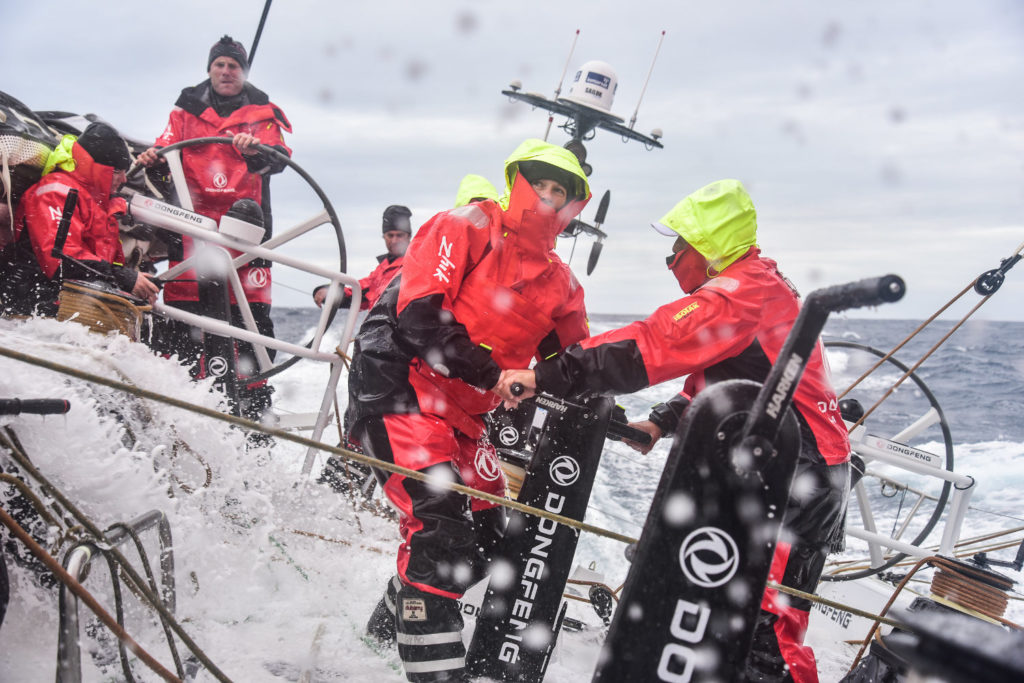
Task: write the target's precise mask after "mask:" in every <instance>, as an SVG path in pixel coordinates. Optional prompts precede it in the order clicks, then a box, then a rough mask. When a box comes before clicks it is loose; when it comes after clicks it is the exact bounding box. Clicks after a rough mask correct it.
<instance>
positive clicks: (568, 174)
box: [518, 159, 587, 201]
mask: <svg viewBox="0 0 1024 683" xmlns="http://www.w3.org/2000/svg"><path fill="white" fill-rule="evenodd" d="M518 168H519V172H520V173H521V174H522V176H523V177H524V178H526V181H527V182H529V183H535V182H537V181H538V180H554V181H555V182H557V183H558V184H559V185H561V186H562V187H564V188H565V193H566V195H567V198H568V200H569V201H574V200H577V199H586V198H587V196H586V193H585V192H584V190H583V180H582V179H581V178H580V177H579V176H578V175H576V174H575V173H573V172H572V171H567V170H565V169H564V168H559V167H558V166H555V165H554V164H549V163H548V162H546V161H539V160H537V159H527V160H524V161H520V162H519V164H518Z"/></svg>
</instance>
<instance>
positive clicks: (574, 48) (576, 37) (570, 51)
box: [544, 29, 580, 142]
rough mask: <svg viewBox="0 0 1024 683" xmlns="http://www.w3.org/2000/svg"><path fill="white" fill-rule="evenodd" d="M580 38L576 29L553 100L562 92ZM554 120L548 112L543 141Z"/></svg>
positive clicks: (545, 140) (552, 115) (545, 139)
mask: <svg viewBox="0 0 1024 683" xmlns="http://www.w3.org/2000/svg"><path fill="white" fill-rule="evenodd" d="M579 38H580V30H579V29H576V35H575V36H573V39H572V47H571V48H569V56H568V57H566V58H565V67H564V68H563V69H562V77H561V78H560V79H559V80H558V87H557V88H555V97H554V100H555V101H556V102H557V101H558V96H559V95H561V94H562V83H564V82H565V74H566V73H567V72H568V71H569V60H570V59H572V53H573V52H575V51H576V41H577V40H579ZM554 120H555V115H554V114H548V127H547V130H545V131H544V142H547V141H548V134H549V133H550V132H551V123H552V122H553V121H554Z"/></svg>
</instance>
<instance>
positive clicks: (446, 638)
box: [398, 631, 462, 645]
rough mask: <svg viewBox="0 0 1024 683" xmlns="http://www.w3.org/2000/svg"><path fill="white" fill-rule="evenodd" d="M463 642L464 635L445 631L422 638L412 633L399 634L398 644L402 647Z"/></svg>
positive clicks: (422, 636)
mask: <svg viewBox="0 0 1024 683" xmlns="http://www.w3.org/2000/svg"><path fill="white" fill-rule="evenodd" d="M461 641H462V634H461V633H459V632H458V631H445V632H442V633H425V634H423V635H421V636H417V635H413V634H411V633H399V634H398V642H399V644H400V645H445V644H447V643H458V642H461Z"/></svg>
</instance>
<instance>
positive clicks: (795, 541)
mask: <svg viewBox="0 0 1024 683" xmlns="http://www.w3.org/2000/svg"><path fill="white" fill-rule="evenodd" d="M660 225H661V226H664V227H665V228H668V229H670V230H671V231H673V232H675V233H677V234H678V235H679V237H680V238H681V239H682V240H683V241H685V245H683V248H682V250H681V251H679V252H678V255H677V257H676V258H675V259H673V260H672V264H671V265H670V268H676V267H678V264H679V263H680V262H681V259H682V258H685V257H686V254H685V253H684V252H686V251H687V250H691V249H692V250H695V251H696V252H697V253H698V254H699V255H700V256H702V257H704V259H706V261H702V262H701V263H702V264H703V265H699V268H704V265H708V266H709V268H715V269H717V270H719V271H720V272H719V274H718V275H717V276H715V277H709V275H710V270H707V271H705V272H703V273H702V272H699V271H698V270H695V266H694V265H693V264H690V265H688V266H687V267H686V268H685V269H684V270H681V271H679V272H677V271H675V270H673V273H674V274H675V275H676V277H677V279H679V280H680V284H681V285H682V286H683V287H684V291H690V290H691V287H692V288H695V289H693V290H692V294H690V295H689V296H685V297H683V298H681V299H679V300H677V301H674V302H672V303H670V304H668V305H666V306H662V307H661V308H659V309H658V310H656V311H655V312H654V313H653V314H652V315H651V316H650V317H648V318H647V319H646V320H641V321H638V322H635V323H632V324H630V325H627V326H625V327H623V328H621V329H618V330H612V331H609V332H606V333H604V334H601V335H598V336H596V337H591V338H589V339H586V340H584V341H583V342H582V343H580V344H577V345H575V346H572V347H570V348H568V349H566V350H565V351H564V352H563V353H562V354H561V355H560V356H559V357H557V358H555V359H552V360H549V361H545V362H542V363H539V364H538V365H537V366H536V368H535V378H536V386H537V390H538V391H545V392H548V393H552V394H555V395H558V396H567V395H572V394H575V393H579V392H582V391H586V390H590V391H594V392H598V393H608V394H620V393H631V392H634V391H637V390H638V389H641V388H644V387H647V386H650V385H653V384H658V383H660V382H664V381H666V380H670V379H675V378H678V377H683V376H687V375H688V377H687V380H686V382H685V384H684V392H683V394H681V395H680V396H677V397H676V398H675V399H673V400H671V401H668V402H667V403H665V404H659V405H658V406H655V409H654V410H652V412H651V415H650V418H649V419H650V420H651V421H653V422H654V423H655V424H657V425H658V426H659V427H660V428H661V429H662V431H663V432H665V433H666V434H671V433H673V432H674V431H675V428H676V424H677V422H678V419H679V417H680V415H681V413H682V411H683V410H685V407H686V404H687V403H688V398H687V395H689V396H692V395H694V394H695V393H696V392H698V391H700V390H702V389H703V388H704V387H705V386H706V385H708V384H712V383H714V382H719V381H724V380H729V379H749V380H753V381H756V382H763V381H764V380H765V378H766V377H767V376H768V372H769V370H770V369H771V366H772V364H773V363H774V362H775V361H776V360H777V359H778V356H779V353H780V351H781V349H782V346H783V343H784V342H785V339H786V336H787V335H788V334H789V332H790V329H791V328H792V326H793V323H794V322H795V321H796V319H797V317H798V315H799V312H800V304H799V299H798V297H797V293H796V290H795V289H794V288H793V287H792V286H791V285H790V283H789V282H788V280H786V279H785V278H784V277H783V276H782V275H781V274H780V273H779V271H778V269H777V267H776V264H775V262H774V261H772V260H771V259H767V258H762V257H761V255H760V250H759V249H758V248H757V246H756V243H755V241H756V229H757V224H756V214H755V212H754V208H753V204H752V202H751V201H750V198H749V196H747V194H746V191H745V190H744V189H743V188H742V185H741V184H740V183H739V182H738V181H731V180H725V181H719V182H717V183H713V184H711V185H708V186H707V187H705V188H702V189H701V190H698V191H697V192H695V193H693V194H691V195H690V196H688V197H687V198H686V199H684V200H683V201H681V202H680V203H679V204H678V205H677V206H676V207H675V208H674V209H673V210H672V211H670V212H669V213H668V214H667V215H666V216H665V217H664V218H662V220H661V223H660ZM701 281H704V282H703V284H700V283H701ZM684 283H685V284H684ZM524 367H525V366H524ZM793 407H794V409H795V412H796V415H797V419H798V421H799V422H800V427H801V428H800V432H801V448H800V453H799V457H798V461H797V471H796V474H795V476H794V481H798V482H799V485H798V486H794V487H793V490H792V491H791V496H790V500H789V503H788V505H787V508H786V511H785V514H784V517H783V531H782V535H781V537H780V540H779V543H778V545H777V546H776V549H775V556H774V559H773V564H772V567H771V574H770V578H771V580H773V581H776V582H779V583H782V584H784V585H787V586H790V587H793V588H796V589H799V590H802V591H805V592H810V591H813V590H814V589H815V587H816V585H817V582H818V578H819V577H820V575H821V570H822V567H823V565H824V561H825V557H826V555H827V553H828V552H829V549H830V547H831V546H832V544H833V543H834V542H835V541H836V538H837V537H838V538H841V531H842V519H843V512H844V510H845V508H846V495H847V492H848V490H849V467H848V464H847V463H848V462H849V454H850V448H849V440H848V436H847V430H846V426H845V424H844V423H843V421H842V417H841V416H840V414H839V410H838V405H837V401H836V396H835V392H834V391H833V389H832V386H831V381H830V380H829V373H828V368H827V366H826V362H825V359H824V355H823V353H822V345H821V342H820V341H819V342H818V344H817V345H816V347H815V350H814V352H813V354H812V356H811V358H810V359H809V360H808V363H807V366H806V369H805V371H804V373H803V375H802V377H801V379H800V383H799V384H798V385H797V389H796V393H795V396H794V403H793ZM809 609H810V602H808V601H807V600H805V599H803V598H790V599H787V600H782V599H780V598H779V595H778V591H777V589H771V588H769V589H766V590H765V593H764V595H763V597H762V601H761V612H760V613H759V615H758V623H757V625H756V627H755V631H754V643H753V646H752V650H751V652H752V654H751V655H750V656H749V657H748V660H747V672H746V677H747V678H748V679H750V680H776V679H775V676H776V675H787V674H784V673H782V672H784V671H788V676H791V677H792V678H793V680H795V681H797V683H811V682H816V681H817V670H816V667H815V661H814V654H813V652H812V651H811V648H809V647H807V646H805V645H803V636H804V632H805V631H806V628H807V620H808V617H809ZM780 680H781V679H780Z"/></svg>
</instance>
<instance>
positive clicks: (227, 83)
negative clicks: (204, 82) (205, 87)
mask: <svg viewBox="0 0 1024 683" xmlns="http://www.w3.org/2000/svg"><path fill="white" fill-rule="evenodd" d="M209 73H210V83H211V84H212V85H213V91H214V92H215V93H217V94H218V95H220V96H221V97H234V96H235V95H237V94H238V93H240V92H242V86H243V85H245V71H243V70H242V65H241V64H239V63H238V62H236V61H235V60H234V59H233V58H232V57H217V59H215V60H213V63H212V64H210V72H209Z"/></svg>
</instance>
